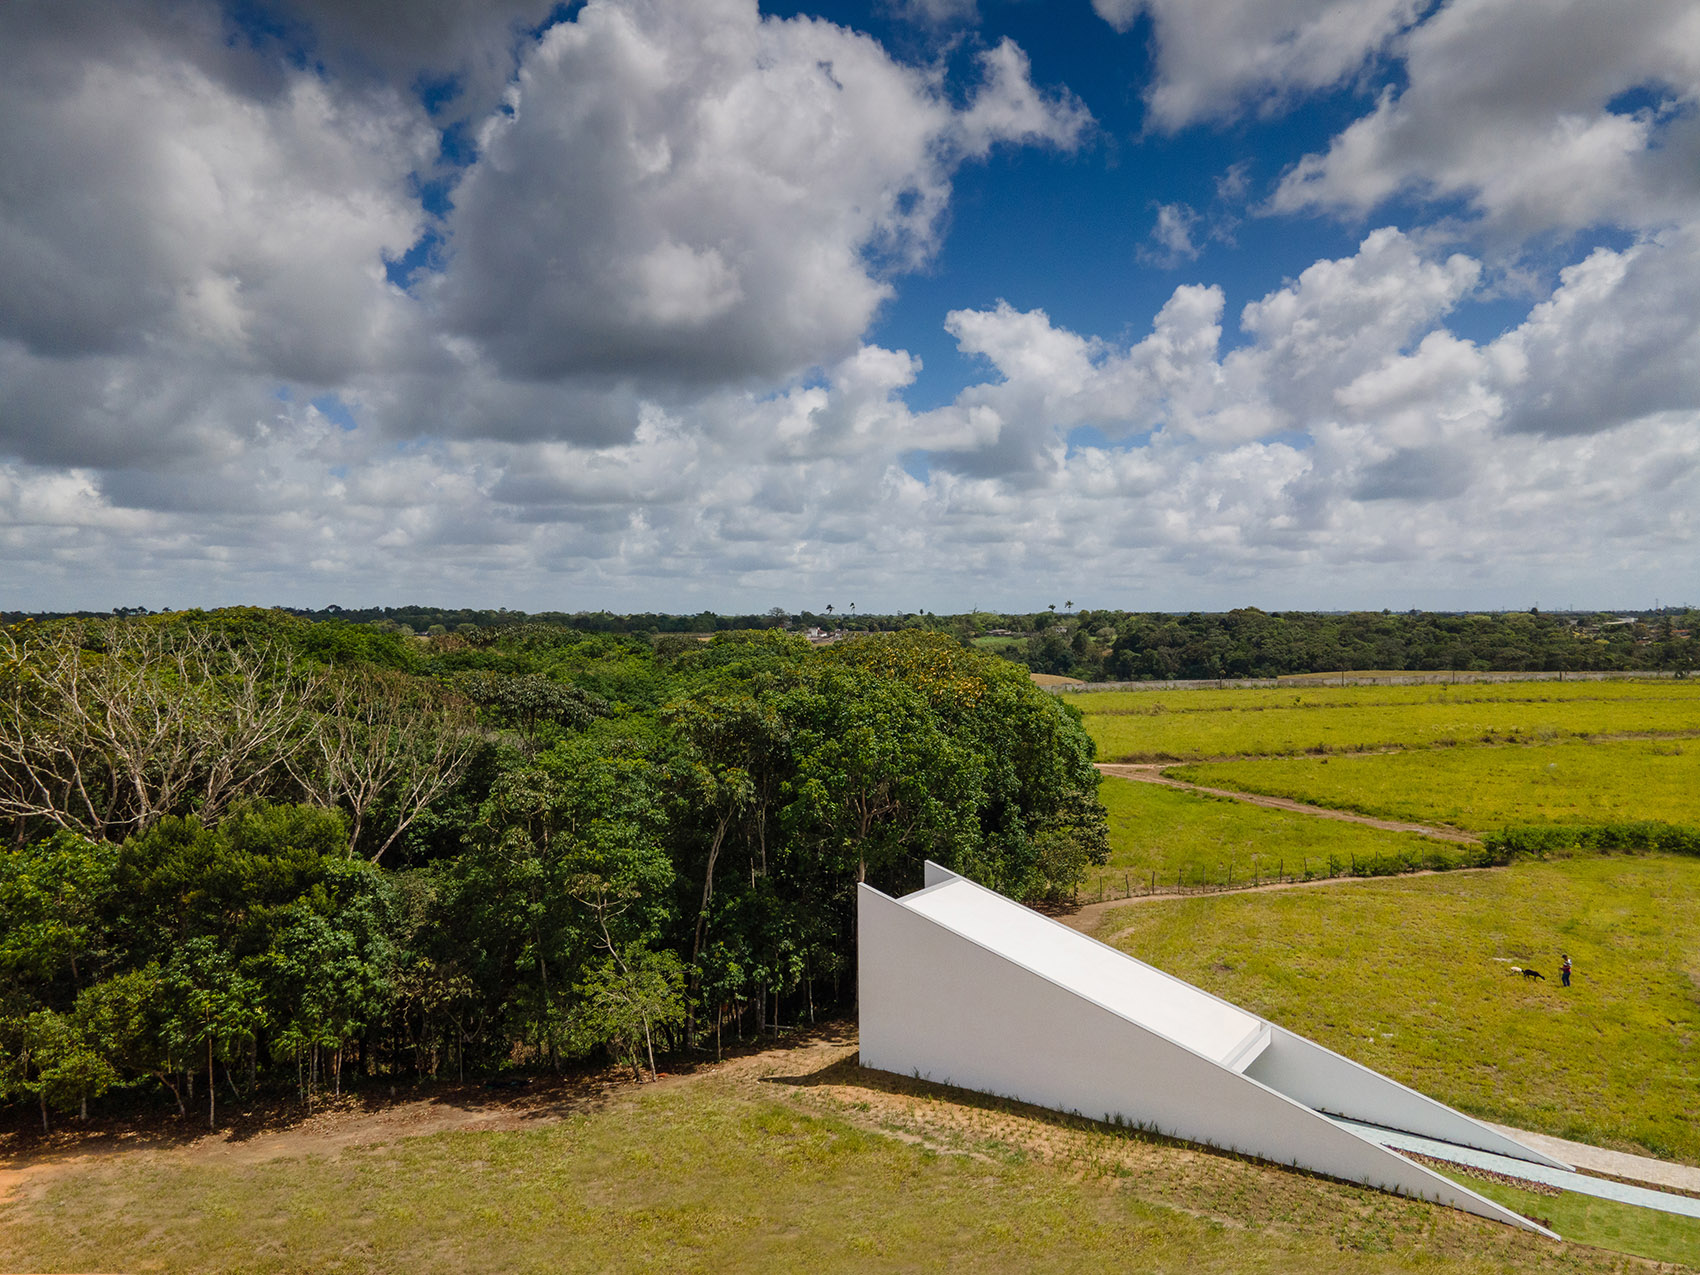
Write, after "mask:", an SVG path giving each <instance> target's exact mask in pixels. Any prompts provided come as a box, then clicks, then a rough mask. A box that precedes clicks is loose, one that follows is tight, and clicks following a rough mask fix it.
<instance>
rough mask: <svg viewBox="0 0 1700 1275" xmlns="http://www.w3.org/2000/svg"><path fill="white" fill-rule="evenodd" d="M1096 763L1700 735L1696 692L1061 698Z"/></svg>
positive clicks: (1624, 689) (1556, 687)
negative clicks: (1078, 721)
mask: <svg viewBox="0 0 1700 1275" xmlns="http://www.w3.org/2000/svg"><path fill="white" fill-rule="evenodd" d="M1070 702H1071V703H1073V704H1075V705H1076V706H1077V707H1078V708H1080V709H1081V711H1082V712H1084V713H1085V714H1086V728H1087V731H1088V732H1089V733H1090V734H1091V736H1092V738H1093V741H1094V742H1095V743H1096V744H1097V746H1098V756H1099V758H1100V760H1104V761H1116V760H1134V761H1138V760H1152V761H1162V760H1170V759H1189V758H1205V757H1232V756H1246V755H1258V756H1262V755H1274V754H1289V753H1306V752H1329V753H1335V752H1353V751H1360V750H1365V749H1375V748H1392V747H1398V748H1431V747H1435V746H1447V745H1457V744H1477V743H1482V742H1502V741H1523V740H1531V741H1538V742H1554V741H1559V740H1566V739H1578V738H1591V737H1595V736H1610V735H1623V734H1639V733H1651V734H1683V733H1688V734H1695V733H1700V683H1697V682H1690V681H1681V682H1677V681H1664V682H1617V683H1613V682H1595V683H1573V682H1564V683H1560V682H1533V683H1531V682H1521V683H1508V684H1503V685H1483V686H1460V687H1448V686H1390V687H1380V686H1362V687H1345V688H1338V687H1337V688H1332V689H1330V688H1309V687H1306V688H1302V689H1297V690H1274V689H1262V688H1258V689H1249V690H1222V691H1216V690H1199V691H1178V692H1147V691H1099V692H1087V693H1083V694H1076V695H1072V696H1070Z"/></svg>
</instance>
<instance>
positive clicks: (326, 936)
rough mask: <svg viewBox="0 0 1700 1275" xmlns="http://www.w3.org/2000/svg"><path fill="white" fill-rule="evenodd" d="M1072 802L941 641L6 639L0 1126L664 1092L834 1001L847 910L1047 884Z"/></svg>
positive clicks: (205, 630) (362, 636)
mask: <svg viewBox="0 0 1700 1275" xmlns="http://www.w3.org/2000/svg"><path fill="white" fill-rule="evenodd" d="M436 614H442V613H436ZM420 618H423V616H421V617H420ZM427 627H428V628H429V627H430V626H427ZM1097 778H1098V777H1097V774H1096V772H1095V771H1094V769H1093V767H1092V744H1091V741H1090V740H1089V739H1088V738H1087V736H1086V734H1085V732H1084V731H1083V730H1082V729H1081V726H1080V718H1079V714H1078V713H1077V712H1076V711H1075V710H1074V709H1073V708H1072V706H1070V705H1068V704H1066V703H1063V702H1061V701H1059V700H1058V699H1057V698H1055V697H1053V696H1051V695H1048V694H1046V693H1044V692H1043V691H1041V690H1039V689H1038V688H1037V687H1035V686H1034V685H1033V683H1032V681H1031V680H1030V679H1029V678H1028V676H1027V674H1026V672H1025V670H1023V669H1021V668H1019V667H1018V666H1016V665H1013V664H1010V663H1008V662H1006V661H1003V660H999V659H996V658H994V657H992V656H989V655H986V654H984V653H981V652H978V651H975V650H973V649H972V648H970V647H966V646H964V645H963V644H962V643H961V642H959V641H957V640H956V639H955V638H953V637H951V636H949V635H946V634H939V633H903V634H892V635H870V636H862V637H855V638H852V639H849V640H846V641H842V642H839V643H836V644H834V645H831V646H826V647H813V646H811V645H810V644H809V643H808V642H807V641H806V640H805V639H804V638H802V637H800V636H798V635H795V634H786V633H779V632H773V631H744V632H739V633H727V634H721V635H720V636H718V637H715V638H713V639H711V640H707V641H698V640H695V639H692V640H690V641H686V642H678V643H671V644H669V643H665V642H656V641H654V640H651V639H650V638H647V637H642V638H640V637H635V636H627V635H618V634H615V635H598V634H586V633H583V632H579V631H575V630H572V629H569V628H566V627H563V626H560V625H554V624H543V623H537V622H535V621H534V620H526V621H523V622H516V623H503V624H501V625H498V626H474V627H473V628H472V629H471V630H470V631H469V632H466V633H462V632H459V631H448V630H447V626H446V625H445V626H444V631H442V632H440V633H438V634H437V635H435V636H428V635H423V634H422V635H418V636H409V635H406V634H404V633H402V632H401V631H399V626H398V625H396V624H394V623H390V624H384V623H383V622H382V621H380V623H378V624H373V623H359V622H352V623H351V622H347V621H334V622H325V623H313V622H310V621H308V620H305V619H302V618H300V617H297V616H292V615H289V614H286V613H283V612H280V611H261V610H255V609H233V610H227V611H218V612H210V613H201V612H192V613H190V612H184V613H173V614H169V615H160V616H132V617H126V618H121V619H112V618H105V619H80V620H79V619H70V620H61V621H53V622H48V623H40V622H36V621H24V622H21V623H18V624H13V625H10V626H3V627H0V829H3V830H4V833H9V835H4V834H0V1102H4V1101H12V1102H27V1103H29V1104H30V1106H31V1107H32V1108H35V1109H38V1110H37V1112H36V1114H37V1115H38V1116H39V1119H40V1120H41V1122H42V1123H43V1124H44V1125H46V1124H48V1123H49V1122H50V1120H51V1118H52V1112H53V1111H54V1110H59V1111H68V1112H78V1111H84V1110H87V1109H88V1107H89V1105H90V1104H93V1103H96V1102H99V1101H101V1100H102V1097H103V1095H106V1094H109V1093H111V1092H112V1091H114V1090H125V1089H128V1090H134V1091H139V1092H141V1093H144V1094H147V1093H151V1094H152V1095H154V1098H155V1100H156V1101H157V1100H158V1099H160V1098H164V1099H165V1101H166V1102H167V1103H168V1104H170V1103H172V1101H173V1100H174V1104H175V1107H176V1108H177V1109H178V1110H180V1111H183V1112H189V1111H191V1110H198V1111H199V1112H200V1113H201V1114H203V1115H204V1116H205V1117H206V1118H207V1119H209V1120H211V1119H212V1118H213V1117H214V1115H215V1111H216V1107H217V1105H218V1104H222V1103H224V1102H226V1101H227V1100H228V1099H230V1098H232V1097H239V1098H241V1099H243V1100H246V1099H248V1098H249V1097H251V1096H252V1095H253V1094H254V1093H255V1091H256V1090H261V1091H264V1090H267V1089H268V1088H269V1089H270V1090H271V1091H273V1092H284V1093H287V1092H289V1091H292V1090H299V1092H300V1093H301V1095H302V1097H303V1098H305V1099H309V1100H310V1098H311V1096H312V1095H313V1094H314V1093H315V1092H317V1091H320V1090H322V1089H324V1088H327V1087H329V1088H335V1087H338V1086H340V1085H341V1084H343V1083H345V1082H346V1080H347V1078H349V1077H350V1076H358V1075H368V1076H370V1075H382V1076H396V1075H417V1074H443V1073H447V1074H449V1075H463V1074H474V1073H482V1074H488V1073H489V1072H491V1071H493V1070H496V1069H500V1068H504V1067H508V1066H511V1065H513V1064H515V1063H519V1064H521V1065H525V1066H532V1067H543V1066H553V1067H559V1066H562V1065H563V1064H565V1063H567V1062H569V1061H571V1060H573V1059H577V1058H584V1057H598V1056H604V1055H612V1056H613V1057H615V1058H617V1059H620V1060H622V1061H623V1062H624V1063H626V1064H627V1065H629V1066H630V1067H632V1068H633V1069H634V1070H636V1069H638V1068H639V1067H640V1066H646V1067H648V1068H649V1069H651V1070H653V1068H654V1066H655V1062H654V1058H655V1055H656V1054H657V1053H659V1052H661V1051H663V1050H667V1049H680V1048H687V1047H695V1048H698V1049H713V1048H716V1047H718V1044H719V1042H720V1041H721V1039H722V1038H723V1037H725V1036H730V1035H735V1034H744V1033H749V1032H759V1031H762V1030H764V1029H765V1028H767V1027H768V1026H769V1025H771V1024H773V1023H775V1022H777V1021H783V1022H787V1023H795V1022H797V1021H799V1020H805V1021H806V1020H807V1019H808V1018H809V1017H810V1016H812V1015H814V1014H815V1013H817V1012H822V1011H825V1010H827V1009H830V1008H831V1007H832V1006H834V1005H835V1004H843V1003H844V1002H845V1001H847V1000H848V999H849V998H850V997H851V996H852V995H853V991H854V989H853V982H852V980H853V970H854V961H853V954H854V939H855V891H856V886H857V883H858V882H861V881H867V882H869V883H871V884H874V885H877V886H879V887H880V888H883V889H885V890H887V891H889V892H894V893H896V892H902V891H906V890H908V889H910V888H913V887H915V886H918V885H919V883H920V881H921V877H922V864H923V862H924V860H926V859H928V858H931V859H935V860H937V861H939V862H942V863H945V864H947V865H950V866H953V867H955V868H957V869H959V870H961V871H963V872H965V873H968V874H969V875H972V876H974V877H975V878H977V879H979V880H982V881H985V882H986V883H987V884H989V885H992V886H994V887H996V888H998V889H1001V890H1004V891H1006V892H1008V893H1010V894H1013V895H1015V896H1017V897H1023V898H1041V897H1047V896H1058V895H1063V894H1066V893H1068V892H1069V891H1071V890H1072V889H1074V888H1075V886H1076V884H1077V883H1078V882H1079V881H1080V880H1081V879H1082V877H1083V876H1084V873H1085V869H1086V866H1087V865H1088V864H1091V863H1100V864H1101V863H1102V862H1103V861H1104V859H1105V857H1106V855H1107V852H1108V842H1107V835H1106V827H1105V817H1104V811H1103V808H1102V807H1101V806H1100V805H1099V804H1098V799H1097Z"/></svg>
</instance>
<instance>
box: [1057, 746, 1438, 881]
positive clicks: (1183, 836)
mask: <svg viewBox="0 0 1700 1275" xmlns="http://www.w3.org/2000/svg"><path fill="white" fill-rule="evenodd" d="M1098 796H1099V797H1100V799H1102V801H1103V803H1104V809H1105V810H1106V811H1107V812H1108V814H1109V817H1110V862H1109V864H1108V865H1107V866H1106V867H1105V868H1104V869H1103V871H1102V872H1100V871H1098V870H1097V869H1092V870H1091V871H1090V875H1089V876H1088V877H1087V880H1086V884H1085V885H1084V886H1082V887H1081V896H1082V897H1083V898H1085V897H1089V896H1093V895H1096V894H1097V893H1098V878H1099V877H1100V876H1102V877H1103V878H1104V882H1105V886H1106V889H1107V892H1108V893H1109V894H1111V895H1119V894H1123V893H1125V891H1126V887H1127V882H1128V880H1129V879H1131V880H1132V885H1133V889H1134V892H1135V893H1139V892H1140V891H1141V890H1143V889H1145V888H1147V887H1148V886H1149V883H1150V874H1151V873H1152V872H1156V873H1157V877H1158V884H1159V886H1161V885H1164V884H1167V885H1169V886H1171V887H1172V886H1173V885H1174V884H1175V877H1176V873H1177V872H1180V873H1184V874H1185V879H1186V880H1187V881H1189V882H1191V881H1195V880H1197V879H1199V877H1200V875H1201V874H1202V875H1203V877H1204V878H1205V879H1208V880H1210V881H1215V882H1221V881H1223V880H1224V878H1225V876H1226V868H1227V865H1228V864H1230V863H1232V865H1233V879H1234V880H1235V881H1236V882H1238V881H1244V880H1246V879H1247V878H1249V877H1250V876H1251V875H1252V873H1253V872H1254V871H1255V872H1256V873H1258V874H1259V875H1260V876H1265V877H1266V876H1269V875H1271V874H1272V873H1274V872H1276V871H1281V872H1286V873H1293V874H1300V873H1302V871H1303V868H1304V865H1305V863H1306V862H1307V861H1308V862H1309V865H1310V867H1311V868H1312V869H1313V870H1318V871H1320V865H1321V863H1322V862H1323V861H1325V860H1326V859H1327V858H1328V856H1329V855H1334V856H1336V857H1337V858H1338V859H1339V861H1340V862H1341V863H1346V862H1348V861H1349V860H1350V859H1351V858H1352V856H1354V855H1355V856H1356V857H1357V858H1358V859H1359V860H1365V859H1376V858H1382V857H1389V858H1392V857H1397V856H1399V855H1411V856H1416V857H1418V858H1420V859H1422V860H1424V861H1427V860H1429V859H1431V858H1432V859H1435V860H1437V861H1438V862H1444V863H1451V862H1453V861H1455V860H1456V859H1457V858H1458V854H1459V851H1458V847H1456V846H1454V845H1448V844H1447V843H1445V842H1440V841H1432V840H1430V839H1428V838H1426V837H1419V836H1414V835H1412V834H1411V833H1405V832H1383V831H1381V830H1380V829H1379V828H1370V827H1366V826H1364V825H1362V824H1351V823H1340V822H1338V821H1335V820H1332V819H1318V818H1316V817H1314V816H1312V815H1301V814H1293V813H1290V812H1288V811H1283V810H1270V809H1268V808H1267V807H1263V806H1251V805H1246V804H1245V803H1243V802H1237V801H1231V800H1228V799H1226V798H1217V797H1206V796H1200V795H1198V794H1195V793H1189V792H1183V791H1181V790H1179V789H1175V788H1162V787H1159V786H1157V785H1156V784H1145V783H1140V782H1138V781H1136V780H1132V779H1116V778H1114V777H1110V776H1106V777H1105V779H1104V782H1103V783H1102V784H1101V785H1100V786H1099V789H1098ZM1141 882H1144V883H1145V884H1144V885H1141Z"/></svg>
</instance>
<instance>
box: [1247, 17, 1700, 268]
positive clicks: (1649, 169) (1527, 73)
mask: <svg viewBox="0 0 1700 1275" xmlns="http://www.w3.org/2000/svg"><path fill="white" fill-rule="evenodd" d="M1401 53H1402V55H1403V58H1404V67H1405V78H1406V81H1407V82H1406V85H1405V87H1404V88H1403V89H1402V90H1399V89H1394V88H1388V89H1386V90H1384V91H1383V93H1382V95H1381V98H1380V100H1379V102H1378V103H1377V105H1376V107H1375V109H1374V110H1373V111H1371V112H1370V113H1369V114H1368V115H1366V116H1364V117H1363V118H1361V119H1359V120H1357V121H1356V122H1354V123H1353V124H1352V125H1350V126H1349V127H1348V128H1346V129H1345V130H1344V131H1343V132H1342V133H1341V134H1340V135H1339V136H1337V137H1335V138H1334V140H1333V141H1332V143H1331V144H1330V146H1329V148H1328V149H1327V151H1325V152H1322V153H1319V154H1313V155H1310V156H1307V157H1305V158H1304V159H1303V160H1301V161H1300V162H1299V163H1298V164H1297V165H1296V166H1295V167H1294V168H1293V169H1292V170H1291V171H1290V172H1288V173H1287V175H1286V176H1285V177H1284V178H1283V179H1282V182H1281V184H1280V187H1279V188H1278V189H1277V191H1276V193H1275V196H1274V198H1273V200H1272V205H1271V206H1272V208H1273V209H1274V210H1275V211H1278V212H1296V211H1300V210H1305V209H1313V208H1320V209H1337V210H1342V211H1346V212H1352V213H1363V212H1366V211H1368V210H1369V209H1371V208H1374V207H1375V206H1377V205H1378V204H1380V203H1382V202H1383V201H1385V200H1387V199H1390V198H1392V197H1394V196H1395V195H1399V194H1403V193H1407V192H1409V193H1412V194H1415V195H1417V196H1419V197H1424V198H1432V199H1447V198H1456V199H1462V200H1464V201H1466V202H1467V203H1468V205H1469V206H1470V207H1471V208H1472V209H1473V210H1474V211H1475V212H1476V213H1477V214H1478V215H1479V216H1480V217H1481V218H1483V219H1484V220H1485V221H1487V222H1488V223H1489V224H1490V226H1492V227H1494V228H1498V229H1500V230H1503V231H1504V232H1506V233H1509V234H1512V235H1514V236H1518V237H1522V236H1527V235H1532V234H1538V233H1543V232H1548V231H1556V232H1561V233H1569V232H1573V231H1576V230H1582V229H1586V228H1588V227H1592V226H1600V225H1614V226H1624V227H1629V228H1633V229H1648V228H1655V227H1658V226H1661V225H1666V224H1670V223H1671V222H1673V221H1678V220H1684V219H1686V218H1688V217H1690V216H1692V213H1693V209H1694V201H1695V197H1696V195H1700V112H1697V108H1700V10H1696V9H1695V7H1694V6H1693V5H1692V4H1689V3H1686V2H1685V0H1622V3H1617V4H1612V5H1599V4H1593V3H1589V0H1542V3H1529V2H1527V0H1456V2H1455V3H1453V4H1449V5H1446V6H1443V7H1442V8H1441V9H1440V10H1439V11H1438V12H1436V13H1435V15H1434V16H1433V17H1431V18H1430V19H1428V21H1426V22H1424V23H1423V24H1422V25H1421V26H1419V27H1417V28H1416V29H1415V30H1414V31H1412V32H1411V33H1410V34H1409V35H1408V36H1407V37H1406V38H1405V39H1404V41H1403V42H1402V45H1401ZM1626 95H1628V96H1626Z"/></svg>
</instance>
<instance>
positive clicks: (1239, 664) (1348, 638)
mask: <svg viewBox="0 0 1700 1275" xmlns="http://www.w3.org/2000/svg"><path fill="white" fill-rule="evenodd" d="M980 642H981V644H982V645H986V646H994V647H996V648H997V649H999V650H1000V653H1003V654H1006V655H1007V656H1008V657H1010V658H1012V659H1019V660H1021V661H1022V662H1024V663H1025V664H1026V665H1027V666H1028V667H1029V668H1031V669H1032V670H1033V671H1034V672H1035V673H1059V674H1063V675H1065V676H1069V677H1078V678H1083V679H1085V680H1087V681H1143V680H1150V679H1170V678H1182V679H1196V678H1239V677H1282V676H1285V675H1287V674H1291V673H1327V672H1333V671H1337V670H1342V669H1385V670H1393V671H1404V670H1413V671H1415V670H1435V671H1440V670H1447V669H1455V670H1458V671H1461V672H1462V671H1476V672H1488V671H1493V672H1517V671H1534V672H1540V671H1546V672H1554V673H1557V672H1567V671H1578V672H1580V671H1598V670H1678V671H1685V670H1690V669H1694V668H1696V667H1700V612H1694V611H1664V612H1660V613H1656V614H1652V615H1640V616H1634V617H1623V616H1619V615H1615V614H1602V615H1548V614H1542V613H1539V612H1508V613H1498V614H1491V615H1446V614H1436V613H1434V612H1399V613H1389V612H1385V611H1381V612H1363V611H1359V612H1351V613H1349V614H1345V615H1329V614H1317V613H1313V612H1291V611H1289V612H1277V613H1270V612H1264V611H1259V610H1257V609H1256V608H1255V607H1247V608H1244V609H1242V610H1237V611H1229V612H1228V613H1227V614H1225V615H1221V614H1218V615H1204V614H1192V615H1184V616H1177V615H1149V614H1147V615H1134V614H1129V613H1128V612H1125V611H1088V612H1082V613H1080V614H1079V615H1073V616H1064V617H1062V618H1060V619H1058V620H1057V621H1056V622H1055V623H1052V624H1047V625H1045V626H1044V627H1043V628H1042V629H1041V630H1040V631H1038V632H1035V633H1032V634H1029V635H1026V636H1023V637H1021V638H1019V639H995V638H994V639H984V638H983V639H980Z"/></svg>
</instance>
